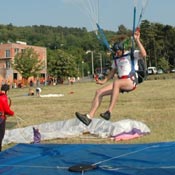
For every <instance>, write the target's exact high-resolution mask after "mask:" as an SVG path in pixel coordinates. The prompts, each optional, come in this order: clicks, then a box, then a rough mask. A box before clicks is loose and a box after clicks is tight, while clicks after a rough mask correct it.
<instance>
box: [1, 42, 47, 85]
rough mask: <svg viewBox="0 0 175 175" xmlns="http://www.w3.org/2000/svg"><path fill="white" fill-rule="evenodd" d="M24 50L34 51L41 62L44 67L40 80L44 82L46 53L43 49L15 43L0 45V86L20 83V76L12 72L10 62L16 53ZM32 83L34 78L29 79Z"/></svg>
mask: <svg viewBox="0 0 175 175" xmlns="http://www.w3.org/2000/svg"><path fill="white" fill-rule="evenodd" d="M26 48H33V49H34V51H35V52H36V53H37V54H38V55H39V58H38V59H41V60H43V62H44V63H45V66H44V68H43V70H41V71H40V78H42V79H43V81H45V80H46V77H47V76H46V75H47V51H46V48H45V47H38V46H31V45H27V43H25V42H21V41H17V42H16V43H7V44H0V85H1V84H2V82H5V81H6V82H7V81H8V82H9V83H10V84H11V85H12V84H13V83H16V84H18V83H19V82H22V77H21V75H20V74H19V73H18V72H17V71H16V70H13V68H12V66H11V62H13V59H14V57H15V55H16V54H17V53H18V52H22V51H23V50H24V49H26ZM31 78H32V80H33V81H35V80H34V78H33V77H31Z"/></svg>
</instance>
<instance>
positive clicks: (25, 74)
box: [12, 48, 44, 80]
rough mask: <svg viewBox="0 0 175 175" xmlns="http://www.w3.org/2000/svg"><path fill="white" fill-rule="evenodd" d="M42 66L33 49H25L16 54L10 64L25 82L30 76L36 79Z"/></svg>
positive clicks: (42, 63)
mask: <svg viewBox="0 0 175 175" xmlns="http://www.w3.org/2000/svg"><path fill="white" fill-rule="evenodd" d="M43 65H44V62H43V61H42V60H39V59H38V54H37V53H36V52H35V51H34V49H33V48H27V49H24V50H23V51H22V52H19V53H17V54H16V56H15V58H14V62H13V63H12V66H13V68H14V69H15V70H17V71H18V72H19V73H20V74H21V76H22V78H24V79H26V80H27V79H28V78H29V77H31V76H34V77H36V76H37V74H38V73H39V72H40V71H41V70H42V69H43Z"/></svg>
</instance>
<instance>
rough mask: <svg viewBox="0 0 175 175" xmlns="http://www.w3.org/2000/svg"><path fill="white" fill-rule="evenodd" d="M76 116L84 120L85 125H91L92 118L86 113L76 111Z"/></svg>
mask: <svg viewBox="0 0 175 175" xmlns="http://www.w3.org/2000/svg"><path fill="white" fill-rule="evenodd" d="M75 115H76V117H77V118H78V119H79V120H80V121H81V122H83V123H84V124H85V125H87V126H88V125H89V124H90V123H91V121H92V120H91V119H89V118H88V117H87V116H86V114H80V113H79V112H76V113H75Z"/></svg>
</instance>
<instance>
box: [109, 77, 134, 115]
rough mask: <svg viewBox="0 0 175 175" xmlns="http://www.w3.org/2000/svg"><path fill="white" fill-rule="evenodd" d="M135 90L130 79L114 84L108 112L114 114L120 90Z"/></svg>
mask: <svg viewBox="0 0 175 175" xmlns="http://www.w3.org/2000/svg"><path fill="white" fill-rule="evenodd" d="M132 88H133V82H132V81H131V80H130V79H118V80H115V81H114V83H113V90H112V95H111V101H110V104H109V108H108V111H109V112H112V110H113V108H114V106H115V104H116V102H117V100H118V96H119V93H120V89H125V90H131V89H132Z"/></svg>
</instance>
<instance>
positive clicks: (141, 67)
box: [136, 59, 147, 83]
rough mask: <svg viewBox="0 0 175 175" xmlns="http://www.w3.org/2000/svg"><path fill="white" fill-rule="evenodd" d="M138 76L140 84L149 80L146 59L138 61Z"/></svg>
mask: <svg viewBox="0 0 175 175" xmlns="http://www.w3.org/2000/svg"><path fill="white" fill-rule="evenodd" d="M136 72H137V74H138V83H142V82H143V81H144V80H146V78H147V68H146V64H145V60H144V59H139V60H138V70H137V71H136Z"/></svg>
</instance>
